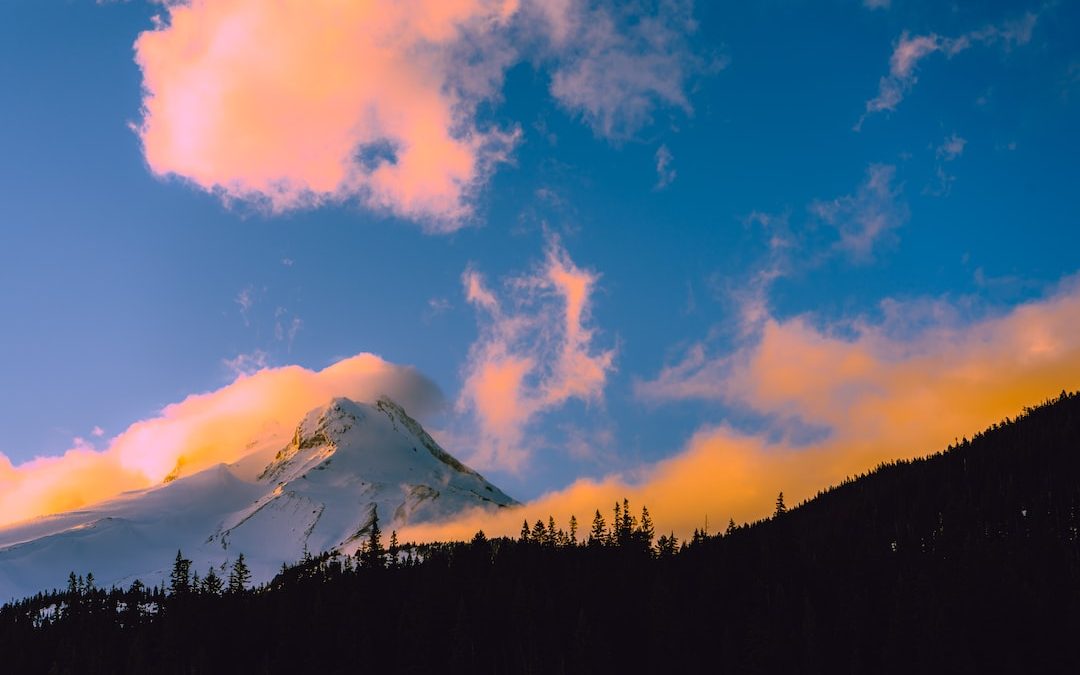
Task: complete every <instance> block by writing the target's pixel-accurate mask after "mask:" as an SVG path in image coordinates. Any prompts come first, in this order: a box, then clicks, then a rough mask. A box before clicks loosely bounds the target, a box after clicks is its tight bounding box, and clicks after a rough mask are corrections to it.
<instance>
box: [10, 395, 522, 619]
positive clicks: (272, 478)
mask: <svg viewBox="0 0 1080 675" xmlns="http://www.w3.org/2000/svg"><path fill="white" fill-rule="evenodd" d="M283 443H284V439H283V438H282V437H281V435H280V434H271V435H270V436H268V437H266V438H263V439H260V440H257V441H254V442H252V443H251V444H249V446H248V447H249V449H250V452H249V453H248V454H247V455H245V457H244V458H243V459H241V460H240V461H238V462H236V463H234V464H231V465H224V464H220V465H218V466H215V467H212V468H210V469H207V470H205V471H202V472H200V473H197V474H194V475H191V476H184V477H181V478H177V479H175V480H172V481H170V482H168V483H165V484H164V485H160V486H157V487H154V488H150V489H147V490H139V491H134V492H129V493H125V494H123V495H121V496H120V497H117V498H116V499H113V500H110V501H107V502H103V503H101V504H98V505H96V506H94V507H91V508H88V509H84V510H80V511H73V512H69V513H63V514H58V515H54V516H47V517H43V518H37V519H34V520H31V521H28V522H25V523H21V524H18V525H15V526H11V527H7V528H4V529H0V602H2V601H4V600H7V599H10V598H15V597H21V596H23V595H27V594H32V593H34V592H37V591H38V590H43V589H47V588H53V587H58V586H62V585H64V583H66V579H67V575H68V572H70V571H72V570H74V571H76V573H86V572H93V573H94V576H95V578H96V579H97V581H98V583H99V585H104V586H108V585H111V584H114V583H115V584H120V585H125V584H128V583H130V582H131V581H134V580H135V579H136V578H138V579H141V580H142V581H143V582H145V583H147V584H151V585H153V584H157V583H162V581H163V580H164V579H165V578H167V576H168V572H169V570H170V569H171V564H172V560H173V558H174V557H175V555H176V551H177V549H182V550H183V552H184V555H185V557H188V558H191V559H192V560H193V561H194V570H195V571H197V572H199V574H200V576H201V575H205V573H206V571H207V569H208V567H209V566H211V565H214V566H217V567H219V568H220V567H221V566H224V565H228V564H229V562H231V561H232V560H234V559H235V558H236V556H237V555H239V554H240V553H243V554H244V557H245V559H246V560H247V561H248V564H249V566H250V567H251V570H252V572H253V575H254V579H255V580H256V581H265V580H267V579H269V578H270V577H272V576H273V574H274V573H275V572H276V571H277V570H278V569H279V568H280V567H281V564H282V563H283V562H290V563H291V562H295V561H296V560H298V559H300V558H301V557H302V555H303V552H304V551H305V550H308V551H310V552H312V553H318V552H321V551H326V550H331V549H338V550H341V551H343V552H346V553H351V552H353V551H355V549H356V548H357V547H358V545H359V543H360V541H362V539H363V538H364V536H365V535H366V534H367V533H368V531H369V528H370V525H371V522H372V519H373V516H374V514H375V512H376V510H377V512H378V517H379V525H380V527H381V528H382V529H383V530H384V532H387V533H389V532H390V531H391V530H393V529H397V528H400V527H401V526H402V525H404V524H406V523H420V522H430V521H433V520H439V519H443V518H447V517H451V516H453V515H454V514H455V513H458V512H460V511H461V510H463V509H466V508H471V507H475V506H485V507H488V508H493V509H495V508H501V507H506V506H511V505H513V504H515V503H516V502H514V500H513V499H511V498H510V497H508V496H507V495H506V494H504V493H503V492H502V491H501V490H499V489H498V488H496V487H495V486H494V485H492V484H490V483H488V482H487V481H486V480H484V478H483V477H482V476H480V474H478V473H476V472H475V471H473V470H472V469H469V468H468V467H466V466H465V465H463V464H461V463H460V462H459V461H458V460H456V459H455V458H454V457H452V456H451V455H450V454H448V453H447V452H446V451H444V450H443V449H442V448H440V447H439V445H438V444H437V443H436V442H435V441H434V440H433V439H432V438H431V436H429V435H428V434H427V432H425V431H424V430H423V428H422V427H421V426H420V425H419V424H418V423H417V422H416V421H415V420H413V419H412V418H410V417H409V416H408V414H406V412H405V411H404V410H403V409H402V408H401V407H400V406H398V405H397V404H396V403H394V402H393V401H391V400H389V399H387V398H382V399H379V400H378V401H376V402H375V403H374V404H364V403H356V402H354V401H350V400H348V399H344V398H338V399H334V400H333V401H331V402H330V403H329V404H328V405H326V406H323V407H321V408H317V409H315V410H312V411H311V412H309V413H308V414H307V415H306V416H305V417H304V419H303V420H302V421H301V422H300V424H299V425H297V426H296V428H295V431H294V433H293V436H292V439H291V440H290V441H288V443H287V444H286V445H284V447H282V445H283Z"/></svg>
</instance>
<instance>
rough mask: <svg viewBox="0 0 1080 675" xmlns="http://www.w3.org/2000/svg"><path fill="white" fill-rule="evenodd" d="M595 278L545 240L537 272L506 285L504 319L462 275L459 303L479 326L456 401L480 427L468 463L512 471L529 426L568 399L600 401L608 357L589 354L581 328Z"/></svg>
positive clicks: (478, 284)
mask: <svg viewBox="0 0 1080 675" xmlns="http://www.w3.org/2000/svg"><path fill="white" fill-rule="evenodd" d="M597 278H598V277H597V275H596V274H595V273H593V272H590V271H588V270H583V269H581V268H579V267H578V266H577V265H575V264H574V262H573V261H572V260H571V259H570V257H569V255H567V253H566V251H565V250H564V249H563V248H562V246H561V245H560V244H559V242H558V241H557V240H555V239H552V240H551V242H550V244H549V246H548V252H547V257H546V260H545V262H544V265H543V266H542V267H541V268H540V269H538V270H537V271H536V272H534V273H533V274H531V275H528V276H525V277H520V278H516V279H512V280H511V281H510V282H509V284H508V289H509V291H510V293H511V294H512V296H513V297H512V301H511V302H510V303H508V304H510V305H511V306H513V307H514V308H515V311H514V313H507V312H505V311H504V310H503V308H502V305H501V304H500V302H499V300H498V298H497V297H496V296H495V294H494V293H493V292H492V291H491V290H490V289H489V288H487V286H486V285H485V284H484V280H483V278H482V277H481V276H480V274H479V273H478V272H476V271H475V270H472V269H470V270H467V271H466V272H465V274H464V275H463V277H462V283H463V285H464V286H465V296H466V298H467V299H468V301H469V302H471V303H472V304H473V305H475V306H476V307H477V308H478V309H480V310H481V311H482V312H483V315H484V320H485V323H484V325H483V327H482V332H481V336H480V339H479V340H478V341H477V342H476V343H475V344H474V345H473V346H472V348H471V349H470V353H469V361H468V364H467V366H466V369H465V385H464V387H463V389H462V392H461V395H460V397H459V399H458V408H459V410H462V411H471V412H472V413H473V414H474V415H475V418H476V421H477V423H478V426H479V445H478V450H477V454H476V455H475V456H473V457H471V458H470V463H473V464H474V465H477V466H480V467H483V468H492V467H495V468H501V469H509V470H519V469H520V468H522V466H523V464H524V462H525V461H526V460H527V459H528V448H527V445H528V444H527V443H526V442H525V441H524V432H525V428H526V426H527V425H528V423H529V422H530V420H532V419H533V418H534V417H535V416H536V415H538V414H540V413H541V412H543V411H545V410H549V409H551V408H554V407H557V406H559V405H561V404H563V403H565V402H566V401H567V400H569V399H571V398H576V399H580V400H583V401H586V402H596V401H599V400H600V399H601V396H602V394H603V388H604V383H605V382H606V380H607V374H608V373H609V372H610V371H611V370H612V368H613V360H614V357H615V354H614V351H612V350H606V351H599V352H595V351H594V349H593V345H592V342H593V331H592V329H590V328H589V327H588V325H587V324H588V321H589V318H590V316H589V299H590V296H591V294H592V291H593V288H594V287H595V284H596V281H597Z"/></svg>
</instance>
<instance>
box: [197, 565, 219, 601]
mask: <svg viewBox="0 0 1080 675" xmlns="http://www.w3.org/2000/svg"><path fill="white" fill-rule="evenodd" d="M223 586H224V584H222V582H221V577H219V576H218V575H217V572H215V571H214V566H213V565H211V566H210V569H209V570H207V571H206V576H205V577H203V580H202V588H200V589H199V590H201V591H202V592H203V593H205V594H207V595H221V590H222V587H223Z"/></svg>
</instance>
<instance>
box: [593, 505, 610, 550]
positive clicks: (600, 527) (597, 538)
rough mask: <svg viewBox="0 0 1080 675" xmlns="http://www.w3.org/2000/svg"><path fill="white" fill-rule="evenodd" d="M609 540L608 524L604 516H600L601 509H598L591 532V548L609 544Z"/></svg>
mask: <svg viewBox="0 0 1080 675" xmlns="http://www.w3.org/2000/svg"><path fill="white" fill-rule="evenodd" d="M607 539H608V533H607V523H605V522H604V516H602V515H600V509H596V515H595V516H593V521H592V529H591V530H589V546H603V545H604V544H606V543H607Z"/></svg>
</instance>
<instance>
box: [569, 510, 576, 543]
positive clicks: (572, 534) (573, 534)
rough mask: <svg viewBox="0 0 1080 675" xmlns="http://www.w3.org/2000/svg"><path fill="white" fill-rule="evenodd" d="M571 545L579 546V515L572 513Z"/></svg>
mask: <svg viewBox="0 0 1080 675" xmlns="http://www.w3.org/2000/svg"><path fill="white" fill-rule="evenodd" d="M570 545H571V546H577V516H575V515H573V514H571V515H570Z"/></svg>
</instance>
